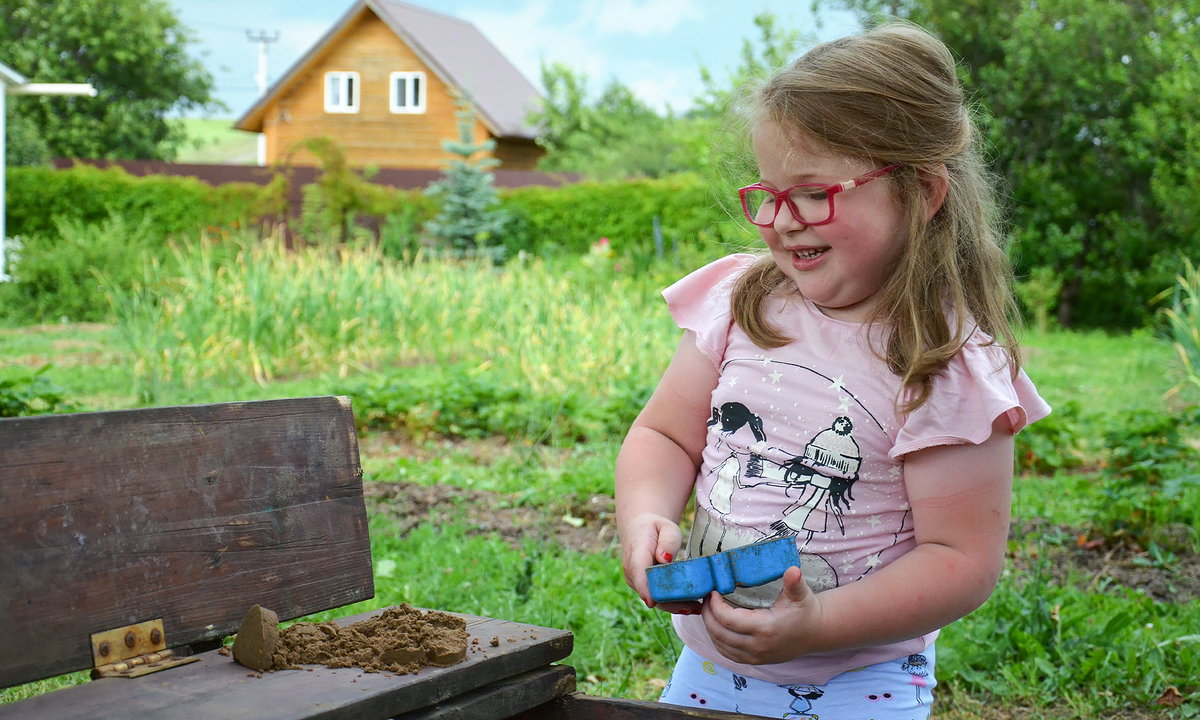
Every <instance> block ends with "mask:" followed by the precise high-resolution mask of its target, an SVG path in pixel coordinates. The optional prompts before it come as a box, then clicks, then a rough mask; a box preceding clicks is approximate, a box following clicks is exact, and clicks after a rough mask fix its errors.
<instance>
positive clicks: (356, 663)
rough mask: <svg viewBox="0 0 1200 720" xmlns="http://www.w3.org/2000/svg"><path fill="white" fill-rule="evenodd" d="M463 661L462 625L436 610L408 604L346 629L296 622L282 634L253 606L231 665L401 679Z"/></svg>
mask: <svg viewBox="0 0 1200 720" xmlns="http://www.w3.org/2000/svg"><path fill="white" fill-rule="evenodd" d="M243 634H244V635H245V638H246V640H245V642H243ZM466 656H467V623H466V621H464V620H463V619H462V618H459V617H455V616H454V615H450V614H448V613H443V612H438V611H436V610H430V611H427V612H422V611H420V610H417V609H416V608H413V607H412V606H410V605H409V604H408V603H404V604H401V605H399V606H397V607H390V608H388V609H386V610H384V611H383V612H382V613H380V614H379V615H376V616H375V617H372V618H368V619H366V620H362V621H359V622H356V623H352V624H350V625H347V626H346V627H339V626H338V625H337V624H336V623H333V622H323V623H310V622H300V623H296V624H295V625H292V626H291V627H289V628H287V629H285V630H283V631H279V630H278V621H277V619H276V618H275V613H273V612H271V611H270V610H265V609H263V608H260V607H259V606H257V605H255V606H254V608H252V609H251V610H250V612H249V613H248V614H247V615H246V619H245V620H243V621H242V627H241V628H240V629H239V630H238V637H237V640H236V641H235V642H234V645H233V657H234V660H236V661H237V662H239V663H241V664H242V665H245V666H246V667H248V668H251V669H254V670H259V671H262V670H296V669H299V668H300V666H301V665H324V666H326V667H331V668H350V667H356V668H361V669H363V670H365V671H366V672H391V673H396V674H406V673H415V672H417V671H418V670H420V669H421V668H423V667H426V666H429V665H436V666H438V667H446V666H449V665H454V664H456V663H459V662H462V661H463V660H465V659H466ZM268 660H269V661H268Z"/></svg>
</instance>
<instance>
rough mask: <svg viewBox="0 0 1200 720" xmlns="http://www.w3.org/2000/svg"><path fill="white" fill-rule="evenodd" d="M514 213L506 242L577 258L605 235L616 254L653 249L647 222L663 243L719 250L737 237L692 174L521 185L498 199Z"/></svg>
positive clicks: (644, 252) (511, 249)
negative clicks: (656, 220)
mask: <svg viewBox="0 0 1200 720" xmlns="http://www.w3.org/2000/svg"><path fill="white" fill-rule="evenodd" d="M502 198H503V206H504V208H505V209H506V210H508V211H509V213H511V215H512V216H513V221H512V224H511V225H510V229H509V233H508V235H507V236H506V237H505V239H504V242H505V245H506V246H508V250H509V253H510V254H514V253H516V252H517V251H519V250H525V251H527V252H533V253H537V254H546V253H553V252H569V253H575V254H583V253H586V252H588V250H589V249H590V248H591V246H592V243H594V242H596V241H597V240H599V239H600V238H602V237H607V238H609V240H610V241H611V243H612V248H613V251H614V252H616V253H617V254H618V255H622V254H632V255H649V254H652V253H653V252H654V244H653V243H654V241H653V237H654V230H653V228H654V218H655V216H658V217H659V218H660V222H661V226H662V234H663V239H664V244H666V245H667V246H668V247H669V246H671V245H672V244H674V243H679V244H680V245H692V246H710V247H720V246H721V245H722V244H727V243H730V242H733V241H735V240H736V239H737V238H738V237H739V235H740V234H741V232H740V231H739V230H738V228H737V226H736V225H734V224H733V223H731V222H729V221H728V218H727V217H726V216H725V215H724V214H723V212H722V211H721V210H720V209H719V208H718V207H717V205H716V203H715V201H714V200H713V199H712V197H711V194H710V191H709V187H708V185H707V184H705V183H704V182H703V181H701V180H700V179H699V178H697V177H696V176H694V175H676V176H673V177H669V178H665V179H662V180H627V181H619V182H605V183H594V182H586V183H578V184H575V185H564V186H562V187H557V188H547V187H536V186H530V187H523V188H517V189H513V190H507V191H505V192H504V193H503V194H502Z"/></svg>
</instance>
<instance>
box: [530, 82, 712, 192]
mask: <svg viewBox="0 0 1200 720" xmlns="http://www.w3.org/2000/svg"><path fill="white" fill-rule="evenodd" d="M542 85H543V87H545V89H546V100H545V102H544V103H543V105H542V108H541V109H540V110H538V111H535V112H534V113H532V114H531V115H530V117H529V121H530V123H531V124H533V125H536V126H538V127H539V128H540V130H539V134H538V144H539V145H541V146H542V147H543V148H545V149H546V156H545V158H543V160H542V162H541V163H540V164H539V166H540V167H541V168H542V169H544V170H551V171H555V170H559V171H569V172H580V173H584V174H586V175H588V176H590V177H593V178H597V179H611V178H623V177H663V176H664V175H669V174H670V173H673V172H680V171H685V170H693V169H696V162H695V156H694V155H693V154H691V153H690V152H688V151H689V149H690V144H689V143H688V141H687V140H686V138H685V135H686V128H685V127H684V124H683V121H681V119H680V118H677V117H675V116H674V115H673V114H672V113H670V112H668V114H667V116H666V117H663V116H660V115H658V114H657V113H656V112H654V110H653V109H651V108H650V107H649V106H647V105H646V104H645V103H644V102H642V101H641V100H639V99H638V97H637V96H636V95H634V94H633V91H632V90H630V89H629V88H628V87H627V86H626V85H624V84H622V83H621V82H620V81H619V80H617V79H616V78H614V79H612V80H611V81H609V83H608V85H607V86H606V87H605V89H604V91H603V92H602V93H601V94H600V96H599V97H598V98H596V99H595V100H589V98H588V91H587V85H588V78H587V76H586V75H585V74H584V73H582V72H576V71H575V70H573V69H572V68H570V67H569V66H567V65H564V64H562V63H550V64H548V65H547V64H543V65H542Z"/></svg>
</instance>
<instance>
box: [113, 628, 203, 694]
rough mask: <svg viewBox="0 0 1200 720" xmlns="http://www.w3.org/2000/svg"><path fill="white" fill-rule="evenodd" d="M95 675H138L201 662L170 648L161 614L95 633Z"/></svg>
mask: <svg viewBox="0 0 1200 720" xmlns="http://www.w3.org/2000/svg"><path fill="white" fill-rule="evenodd" d="M92 660H93V661H94V662H95V665H96V666H95V667H94V668H92V679H93V680H94V679H97V678H102V677H129V678H133V677H138V676H140V675H148V674H150V673H152V672H158V671H159V670H166V669H167V668H172V667H176V666H178V665H186V664H187V663H192V662H198V661H199V660H200V658H198V657H191V656H179V655H176V654H175V651H174V650H171V649H169V648H167V636H166V634H165V633H164V632H163V624H162V618H158V619H157V620H150V621H147V622H144V623H138V624H137V625H129V626H126V627H123V628H116V629H114V630H108V631H106V632H102V633H96V634H95V635H92Z"/></svg>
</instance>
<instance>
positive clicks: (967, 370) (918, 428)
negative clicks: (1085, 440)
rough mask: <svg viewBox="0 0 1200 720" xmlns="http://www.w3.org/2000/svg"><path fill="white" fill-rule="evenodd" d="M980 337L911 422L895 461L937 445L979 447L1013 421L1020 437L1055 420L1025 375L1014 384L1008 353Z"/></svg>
mask: <svg viewBox="0 0 1200 720" xmlns="http://www.w3.org/2000/svg"><path fill="white" fill-rule="evenodd" d="M986 342H987V338H986V337H984V336H982V335H980V334H976V336H975V337H974V338H972V339H971V341H970V342H968V343H967V344H966V345H965V346H964V347H963V349H962V352H960V353H959V354H958V355H957V356H956V357H955V358H954V360H952V361H951V362H950V365H949V366H948V367H947V368H946V370H945V372H944V373H943V374H942V375H941V376H940V377H938V378H937V379H936V380H935V381H934V384H933V389H932V392H931V393H930V395H929V400H928V402H926V403H925V404H924V405H922V406H921V407H919V408H917V409H916V410H914V411H913V412H912V414H910V415H909V416H908V418H907V419H906V420H905V421H904V424H903V425H902V426H901V428H900V432H899V433H898V434H897V436H896V443H895V445H894V446H893V447H892V449H891V451H890V452H889V453H888V454H889V455H890V456H891V458H892V459H893V460H895V459H899V458H900V457H901V456H903V455H905V454H907V453H910V452H914V451H916V450H922V449H924V448H929V447H934V446H937V445H956V444H963V443H971V444H975V445H978V444H979V443H982V442H983V441H984V440H987V439H988V438H989V437H991V434H992V423H993V422H994V421H995V420H996V419H997V418H999V417H1001V416H1004V417H1006V418H1007V419H1008V423H1009V426H1010V427H1011V428H1012V432H1013V434H1014V435H1015V434H1016V433H1017V432H1019V431H1020V430H1021V428H1023V427H1025V426H1026V425H1028V424H1029V423H1031V422H1036V421H1038V420H1041V419H1042V418H1044V417H1046V416H1047V415H1049V414H1050V406H1049V405H1048V404H1047V403H1046V401H1045V400H1043V399H1042V397H1041V396H1040V395H1038V392H1037V389H1036V388H1035V387H1034V386H1033V381H1031V380H1030V379H1029V377H1028V376H1027V375H1026V374H1025V371H1024V370H1021V371H1019V372H1018V373H1017V377H1016V378H1013V376H1012V373H1011V372H1010V371H1009V369H1008V358H1007V355H1006V354H1005V352H1004V348H1002V347H1000V346H998V345H987V344H984V343H986Z"/></svg>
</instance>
